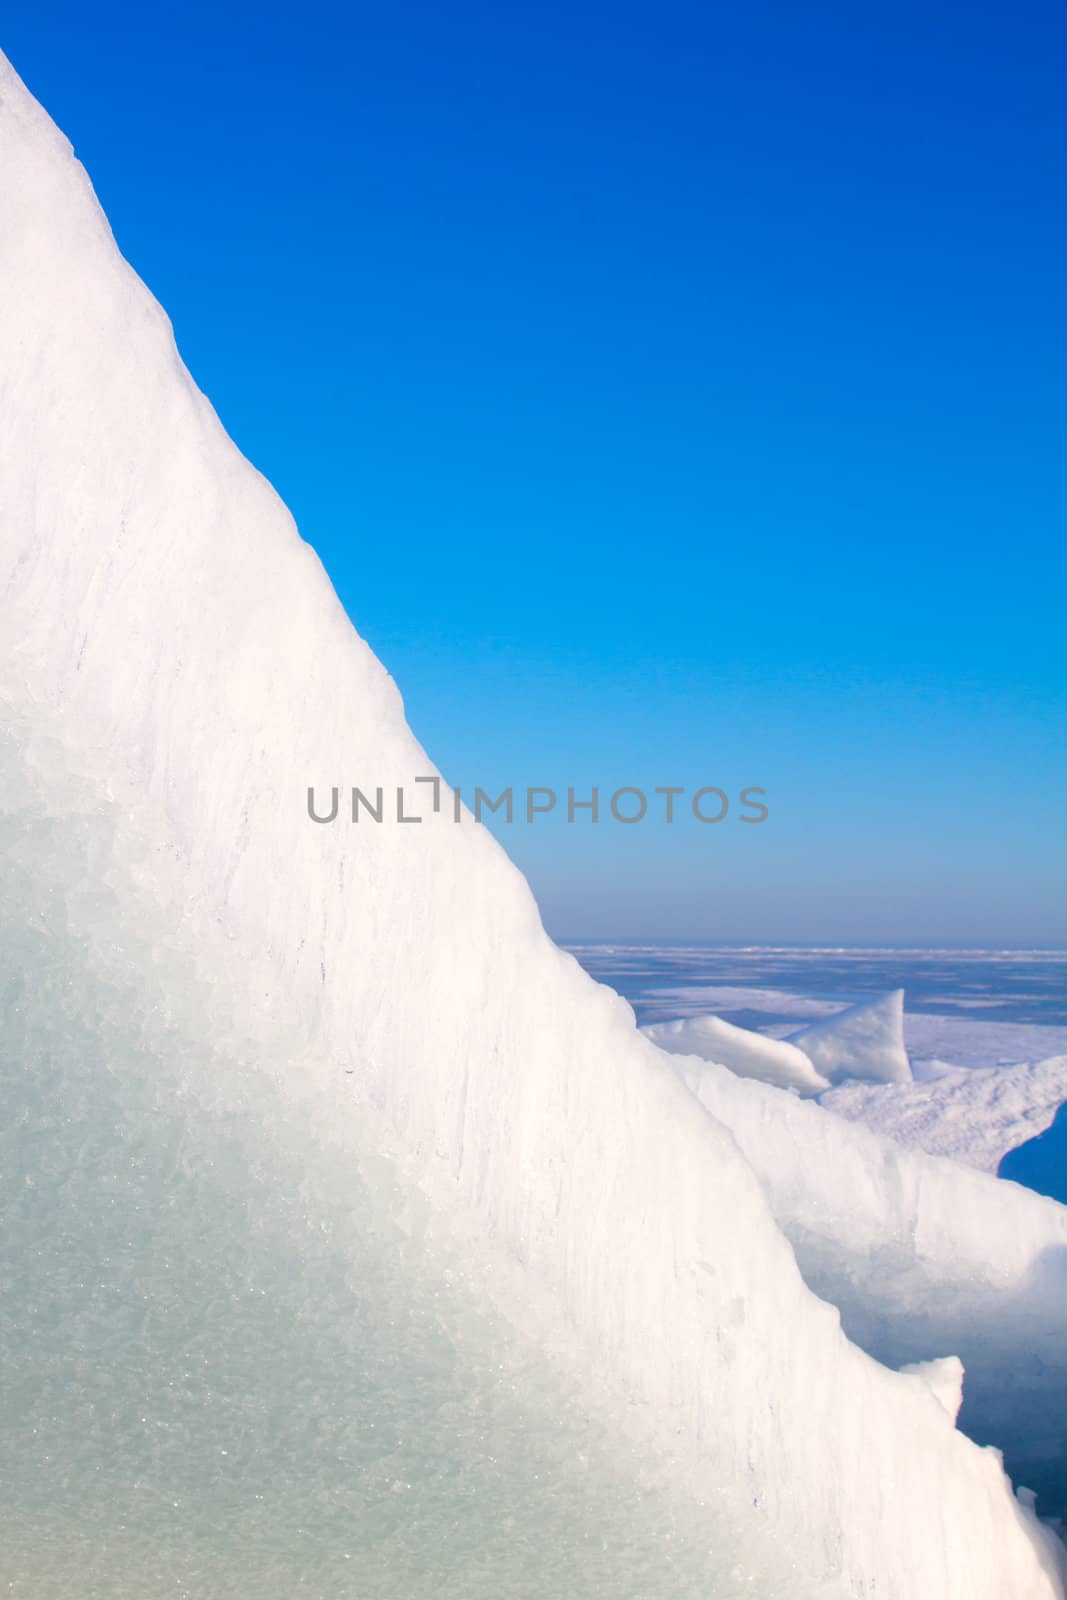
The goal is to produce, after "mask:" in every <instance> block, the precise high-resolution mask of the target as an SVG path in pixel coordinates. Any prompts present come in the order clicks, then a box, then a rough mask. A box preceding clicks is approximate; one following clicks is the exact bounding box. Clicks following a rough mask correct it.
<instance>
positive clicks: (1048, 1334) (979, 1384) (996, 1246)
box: [683, 1065, 1067, 1515]
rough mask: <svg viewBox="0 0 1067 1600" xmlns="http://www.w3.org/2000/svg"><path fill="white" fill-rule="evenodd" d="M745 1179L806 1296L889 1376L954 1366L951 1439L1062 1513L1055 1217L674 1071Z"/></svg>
mask: <svg viewBox="0 0 1067 1600" xmlns="http://www.w3.org/2000/svg"><path fill="white" fill-rule="evenodd" d="M683 1070H684V1071H685V1074H686V1078H687V1081H688V1082H689V1084H690V1087H691V1088H692V1089H693V1091H694V1093H696V1094H697V1096H698V1097H699V1099H700V1101H701V1103H702V1104H703V1105H705V1106H707V1108H708V1109H709V1110H710V1111H711V1112H712V1113H713V1114H714V1116H715V1117H716V1119H717V1120H719V1121H721V1122H724V1123H726V1124H727V1126H729V1127H730V1128H731V1129H732V1131H733V1133H734V1135H735V1137H736V1138H737V1141H738V1144H739V1145H740V1147H741V1149H742V1150H743V1151H744V1152H745V1154H746V1156H747V1157H748V1159H749V1161H750V1162H751V1163H752V1165H753V1167H754V1168H755V1170H756V1171H757V1172H758V1173H759V1174H760V1176H761V1178H762V1180H763V1183H764V1188H765V1190H766V1193H767V1196H768V1199H769V1200H770V1203H771V1206H772V1208H773V1210H774V1214H775V1216H776V1218H777V1219H778V1221H779V1223H780V1224H781V1226H782V1228H783V1229H784V1230H785V1232H786V1234H787V1235H788V1237H789V1239H790V1240H791V1241H792V1243H793V1246H794V1248H795V1250H796V1254H797V1260H798V1261H799V1263H800V1267H801V1270H802V1271H803V1273H804V1276H805V1278H806V1279H807V1281H808V1282H809V1283H810V1284H811V1285H812V1287H813V1288H814V1289H815V1290H816V1291H817V1292H818V1293H819V1294H821V1295H825V1296H826V1298H827V1299H829V1300H832V1301H833V1302H834V1304H835V1305H837V1306H838V1307H840V1310H841V1318H842V1323H843V1326H844V1328H845V1330H846V1332H847V1333H848V1334H849V1335H850V1337H851V1338H853V1339H854V1340H855V1341H856V1342H857V1343H858V1344H860V1345H862V1346H863V1348H864V1349H865V1350H870V1351H871V1352H872V1353H873V1354H875V1355H877V1356H878V1357H879V1359H880V1360H883V1361H885V1362H887V1363H888V1364H890V1365H892V1366H904V1365H905V1364H908V1363H914V1362H920V1361H927V1360H930V1359H931V1358H934V1357H938V1356H948V1355H955V1356H959V1357H960V1358H961V1359H962V1361H963V1366H964V1370H965V1377H964V1384H963V1409H962V1411H961V1413H960V1426H961V1428H965V1429H966V1430H967V1431H968V1432H969V1433H971V1434H972V1435H973V1437H975V1438H976V1439H979V1440H981V1441H982V1442H984V1443H995V1444H997V1445H999V1446H1000V1447H1001V1448H1002V1449H1003V1450H1004V1452H1005V1455H1006V1457H1007V1464H1008V1468H1009V1470H1010V1471H1012V1472H1013V1473H1014V1474H1015V1475H1016V1481H1021V1482H1022V1483H1024V1484H1026V1485H1028V1486H1029V1487H1031V1488H1033V1489H1036V1490H1038V1491H1039V1492H1040V1493H1041V1495H1042V1500H1043V1509H1044V1510H1045V1511H1047V1512H1048V1513H1050V1514H1054V1515H1059V1514H1062V1512H1063V1510H1064V1509H1065V1508H1067V1337H1065V1333H1067V1208H1064V1207H1063V1206H1060V1205H1057V1204H1055V1203H1054V1202H1053V1201H1051V1200H1048V1199H1045V1198H1043V1197H1042V1196H1040V1195H1037V1194H1033V1193H1031V1192H1030V1191H1029V1190H1026V1189H1022V1188H1019V1187H1017V1186H1016V1185H1014V1184H1005V1183H1002V1182H1000V1181H998V1180H997V1179H996V1178H994V1177H991V1176H989V1175H988V1174H987V1173H984V1172H977V1171H974V1170H972V1169H971V1168H967V1167H961V1166H958V1165H957V1164H956V1163H955V1162H953V1161H946V1160H940V1159H938V1158H936V1157H934V1156H928V1155H925V1154H923V1153H922V1152H921V1151H918V1150H905V1149H902V1148H900V1147H899V1146H898V1145H896V1144H894V1143H891V1142H890V1141H889V1140H888V1139H883V1138H880V1137H879V1136H878V1135H877V1134H875V1133H873V1132H871V1131H870V1130H869V1129H867V1128H865V1127H862V1126H860V1125H859V1124H856V1123H844V1122H842V1121H841V1119H840V1118H838V1117H836V1116H834V1115H833V1114H832V1113H830V1112H828V1111H827V1110H826V1109H825V1107H824V1106H823V1105H822V1104H821V1103H811V1102H805V1101H801V1100H798V1099H797V1098H796V1097H795V1096H793V1095H785V1094H782V1093H781V1091H780V1090H776V1089H772V1088H770V1087H768V1086H767V1085H766V1084H762V1083H755V1082H752V1081H746V1080H743V1079H739V1078H736V1077H735V1076H734V1075H733V1074H732V1073H729V1072H726V1071H725V1070H723V1069H722V1068H714V1067H712V1066H710V1065H705V1066H703V1067H702V1068H695V1067H685V1068H683Z"/></svg>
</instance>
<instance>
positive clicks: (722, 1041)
mask: <svg viewBox="0 0 1067 1600" xmlns="http://www.w3.org/2000/svg"><path fill="white" fill-rule="evenodd" d="M643 1031H644V1032H645V1033H646V1034H647V1035H648V1037H649V1038H650V1039H651V1040H652V1043H653V1044H655V1045H658V1046H659V1048H660V1049H661V1050H666V1051H668V1052H669V1053H670V1054H671V1055H681V1056H699V1057H700V1058H701V1060H703V1061H717V1062H718V1063H719V1064H720V1066H724V1067H729V1069H730V1071H731V1072H736V1073H737V1075H738V1077H741V1078H759V1079H761V1080H762V1081H763V1082H764V1083H774V1084H777V1085H778V1087H779V1088H781V1089H796V1090H797V1091H798V1092H799V1093H800V1094H808V1095H811V1094H818V1093H819V1092H820V1091H821V1090H823V1089H828V1088H829V1087H830V1083H829V1080H828V1079H827V1078H823V1077H821V1076H820V1075H819V1073H818V1072H816V1070H815V1068H814V1067H813V1066H812V1064H811V1060H810V1058H809V1057H808V1056H806V1055H805V1054H804V1052H803V1051H802V1050H799V1049H798V1048H797V1047H796V1045H793V1044H790V1043H788V1041H786V1040H785V1039H767V1038H765V1037H764V1036H763V1034H761V1033H753V1032H752V1031H751V1030H750V1029H748V1028H737V1027H735V1026H734V1025H733V1023H730V1022H723V1020H722V1018H721V1017H682V1018H680V1019H679V1020H678V1021H677V1022H653V1023H651V1024H650V1025H649V1026H648V1027H646V1028H645V1029H644V1030H643Z"/></svg>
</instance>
